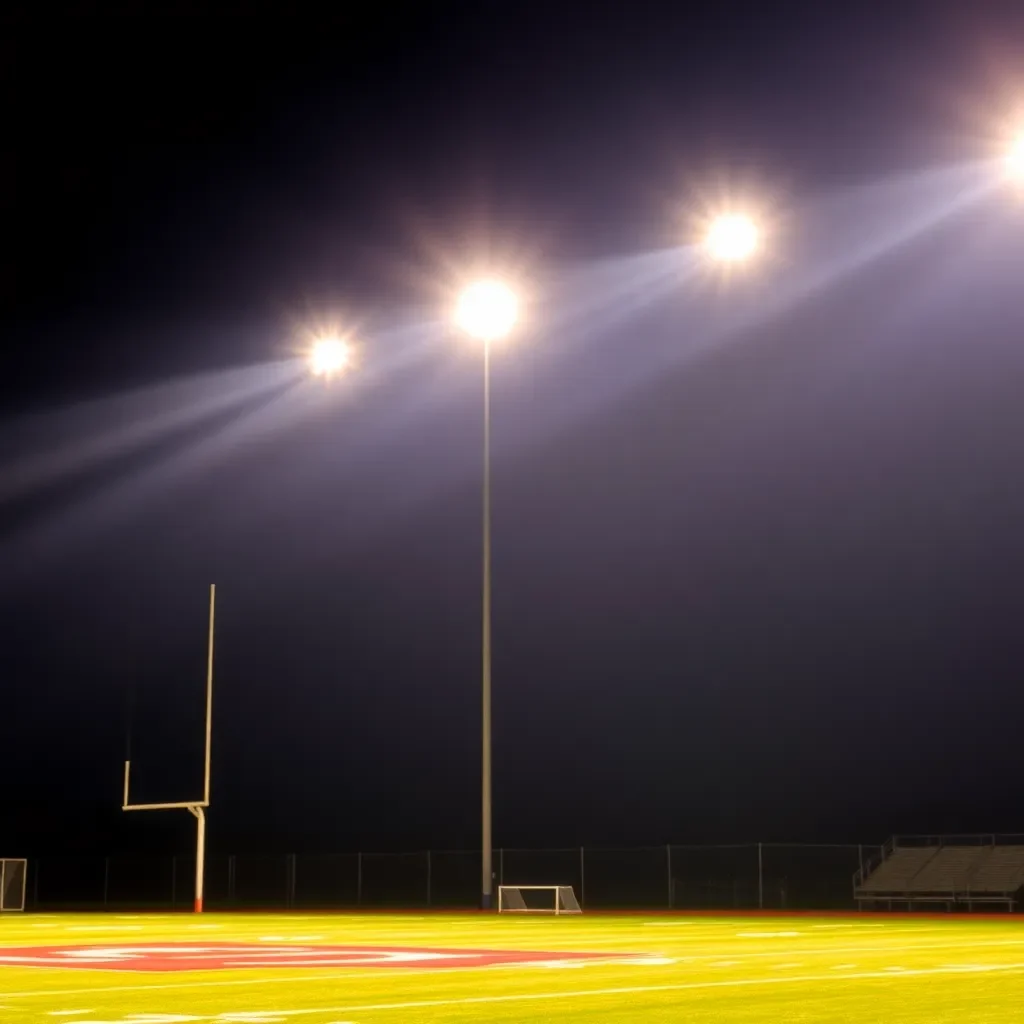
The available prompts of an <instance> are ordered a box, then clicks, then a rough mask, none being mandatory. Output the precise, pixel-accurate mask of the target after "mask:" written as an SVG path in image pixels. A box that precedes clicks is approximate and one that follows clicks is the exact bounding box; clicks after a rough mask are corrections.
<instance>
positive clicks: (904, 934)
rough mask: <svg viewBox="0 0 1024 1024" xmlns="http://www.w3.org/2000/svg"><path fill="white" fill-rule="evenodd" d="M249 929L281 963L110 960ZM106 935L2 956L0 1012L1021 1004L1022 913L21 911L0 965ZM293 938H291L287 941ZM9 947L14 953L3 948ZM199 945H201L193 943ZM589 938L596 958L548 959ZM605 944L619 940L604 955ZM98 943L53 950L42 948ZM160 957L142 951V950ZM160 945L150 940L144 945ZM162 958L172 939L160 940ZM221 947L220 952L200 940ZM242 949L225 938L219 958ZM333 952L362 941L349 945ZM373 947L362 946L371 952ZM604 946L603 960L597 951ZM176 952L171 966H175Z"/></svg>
mask: <svg viewBox="0 0 1024 1024" xmlns="http://www.w3.org/2000/svg"><path fill="white" fill-rule="evenodd" d="M144 944H155V945H157V946H160V945H161V944H162V945H164V946H167V945H168V944H184V945H187V946H188V947H189V948H192V949H193V950H195V953H196V955H198V956H204V955H211V954H209V952H208V951H210V950H216V949H217V947H218V946H226V945H230V944H252V945H254V946H256V947H258V949H257V955H258V956H279V957H283V958H284V959H286V960H288V961H289V966H281V967H273V968H265V967H259V968H242V969H239V968H237V967H232V968H227V969H221V970H208V969H203V970H181V969H178V970H160V971H152V970H149V971H142V970H126V969H124V967H125V964H127V963H131V962H132V961H131V960H130V959H129V958H131V957H132V956H134V954H133V953H132V949H133V947H137V946H140V945H144ZM100 945H102V946H105V947H115V948H116V949H119V950H121V952H119V953H118V952H114V953H112V954H110V955H112V956H115V957H121V958H122V960H120V961H115V962H114V966H118V967H119V968H121V969H118V970H112V969H109V967H110V965H109V964H105V965H103V969H100V970H96V969H81V968H66V967H64V968H55V967H51V966H31V967H30V966H15V965H12V964H8V965H5V966H0V1021H2V1022H3V1024H15V1022H18V1024H20V1022H28V1021H32V1022H34V1024H41V1022H53V1021H68V1022H82V1024H101V1022H117V1024H188V1022H197V1024H198V1022H203V1024H236V1022H237V1024H242V1022H249V1024H272V1022H281V1024H289V1022H294V1024H341V1022H352V1024H377V1022H381V1024H384V1022H387V1024H397V1022H399V1021H400V1022H403V1024H408V1022H414V1021H425V1022H433V1021H446V1022H450V1021H456V1022H459V1021H465V1022H469V1021H474V1022H477V1021H508V1022H511V1021H591V1020H594V1021H606V1022H612V1021H615V1022H625V1021H630V1022H631V1021H644V1022H658V1021H714V1022H716V1024H718V1022H737V1024H739V1022H752V1021H773V1022H781V1021H786V1022H790V1021H794V1022H795V1021H799V1022H810V1021H836V1022H839V1021H843V1022H858V1024H860V1022H868V1021H878V1022H881V1021H884V1022H886V1024H901V1022H906V1024H909V1022H914V1024H925V1022H928V1024H936V1022H943V1021H950V1022H952V1021H956V1022H957V1024H962V1022H964V1021H970V1022H971V1024H1004V1022H1005V1024H1010V1022H1019V1021H1020V1020H1021V1019H1022V1013H1024V1011H1022V1009H1021V1006H1022V1004H1024V926H1022V923H1019V922H1018V921H1017V920H1016V919H1014V918H1009V917H1008V918H1006V919H1005V920H993V919H967V918H961V917H951V918H948V919H932V918H913V917H907V918H900V917H896V918H890V917H871V916H861V917H848V918H839V917H828V918H811V917H786V918H769V917H750V918H743V917H729V918H711V917H697V918H686V917H673V916H664V917H649V918H648V917H632V916H623V917H597V916H590V915H585V916H583V917H574V918H565V917H560V918H537V917H530V918H519V917H511V916H503V917H496V916H476V915H471V914H467V915H461V916H440V915H437V916H434V915H431V916H411V915H407V916H400V915H394V916H391V915H380V916H371V915H326V914H325V915H299V914H287V915H285V914H280V915H217V914H208V915H205V916H203V917H201V918H197V917H191V916H181V915H179V916H173V917H172V916H169V915H168V916H162V915H146V916H131V915H105V916H100V915H29V916H24V917H21V916H17V917H15V916H12V917H6V918H3V919H0V963H2V961H3V958H4V956H7V957H8V959H9V960H10V959H12V958H13V957H14V956H16V955H21V956H24V955H26V952H25V951H26V947H34V949H33V950H32V951H31V952H32V953H42V949H41V947H47V946H52V947H82V946H100ZM332 945H333V946H349V947H356V949H360V948H362V947H395V948H399V947H401V948H404V949H406V950H407V951H408V950H411V952H406V953H401V954H394V955H395V956H401V957H406V959H405V960H403V961H402V962H403V964H405V965H404V966H368V965H365V964H363V965H358V966H352V967H338V966H331V967H316V966H308V965H307V964H308V963H309V961H310V960H313V962H314V964H315V962H316V956H317V951H318V950H321V951H322V947H324V946H332ZM293 946H294V947H295V950H296V951H295V953H294V954H293V953H292V947H293ZM429 949H435V950H436V949H444V950H445V951H446V953H445V955H446V956H447V957H449V958H450V959H451V960H453V961H454V962H456V963H458V964H461V963H463V962H464V958H463V959H460V957H459V952H458V951H460V950H466V951H479V950H482V949H487V950H500V951H505V952H506V953H508V952H509V951H524V950H532V951H537V950H544V951H547V952H548V953H551V954H555V956H553V957H547V958H545V959H542V960H541V961H540V962H532V963H511V964H510V963H505V964H496V965H493V966H486V967H472V968H469V967H465V966H455V967H448V968H441V969H438V968H436V967H435V966H433V965H434V964H436V963H437V961H436V960H434V961H431V960H429V959H427V960H423V959H415V957H416V956H417V951H418V950H429ZM16 951H17V952H16ZM203 951H207V952H205V953H204V952H203ZM570 952H573V953H580V952H585V953H592V954H597V955H598V958H597V959H590V960H584V961H580V960H575V961H574V960H571V959H563V960H560V959H558V956H557V954H568V953H570ZM611 954H631V956H628V957H625V958H622V959H620V960H619V961H618V962H614V961H610V960H609V959H607V957H608V956H610V955H611ZM69 955H70V956H83V957H84V958H85V959H88V958H89V957H94V956H96V952H95V950H93V951H91V952H90V951H86V952H85V953H84V954H77V953H76V954H68V953H59V954H58V953H53V954H46V953H43V956H44V957H46V956H63V957H68V956H69ZM153 955H154V956H155V955H158V954H153ZM159 955H164V954H159ZM171 955H172V956H177V955H179V954H177V953H172V954H171ZM212 955H214V956H223V955H224V954H223V953H214V954H212ZM235 955H240V954H238V953H237V952H236V953H232V954H230V956H235ZM344 955H345V956H352V955H362V954H359V953H354V954H353V953H347V954H344ZM370 955H371V956H375V955H377V954H370ZM601 956H604V957H605V959H604V960H601V959H600V957H601ZM425 965H426V966H425ZM179 966H180V965H179Z"/></svg>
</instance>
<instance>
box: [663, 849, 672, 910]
mask: <svg viewBox="0 0 1024 1024" xmlns="http://www.w3.org/2000/svg"><path fill="white" fill-rule="evenodd" d="M665 870H666V872H667V874H668V909H669V910H671V909H672V844H671V843H666V844H665Z"/></svg>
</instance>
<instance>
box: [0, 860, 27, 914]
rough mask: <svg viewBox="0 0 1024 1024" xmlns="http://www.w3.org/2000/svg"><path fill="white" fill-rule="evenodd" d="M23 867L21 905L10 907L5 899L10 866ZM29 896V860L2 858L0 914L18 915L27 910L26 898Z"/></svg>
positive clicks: (0, 862) (0, 870)
mask: <svg viewBox="0 0 1024 1024" xmlns="http://www.w3.org/2000/svg"><path fill="white" fill-rule="evenodd" d="M12 864H20V865H21V904H20V906H17V907H15V906H8V905H7V901H6V900H5V899H4V893H5V892H6V891H7V871H8V868H9V866H10V865H12ZM27 895H28V860H27V858H25V857H0V914H8V913H10V914H17V913H20V912H22V911H23V910H24V909H25V897H26V896H27Z"/></svg>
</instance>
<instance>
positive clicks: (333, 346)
mask: <svg viewBox="0 0 1024 1024" xmlns="http://www.w3.org/2000/svg"><path fill="white" fill-rule="evenodd" d="M351 364H352V346H351V345H350V344H349V343H348V342H347V341H343V340H342V339H340V338H321V339H320V340H319V341H317V342H315V343H314V345H313V348H312V349H311V351H310V353H309V369H310V372H311V373H312V374H313V376H314V377H324V378H328V379H329V378H331V377H337V376H338V374H341V373H344V372H345V371H346V370H347V369H348V368H349V366H350V365H351Z"/></svg>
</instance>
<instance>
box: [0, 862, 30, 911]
mask: <svg viewBox="0 0 1024 1024" xmlns="http://www.w3.org/2000/svg"><path fill="white" fill-rule="evenodd" d="M27 880H28V861H26V860H4V859H3V858H0V911H4V910H24V909H25V882H26V881H27Z"/></svg>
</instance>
